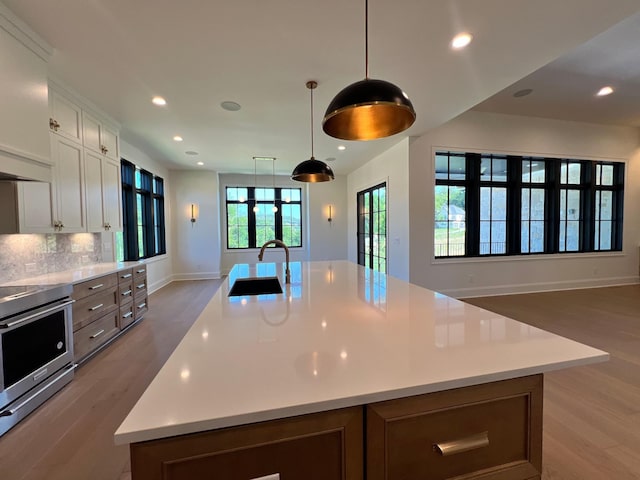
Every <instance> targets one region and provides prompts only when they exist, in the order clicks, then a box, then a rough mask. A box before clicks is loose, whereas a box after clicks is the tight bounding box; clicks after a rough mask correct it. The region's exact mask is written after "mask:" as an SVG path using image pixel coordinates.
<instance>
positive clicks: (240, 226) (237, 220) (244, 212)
mask: <svg viewBox="0 0 640 480" xmlns="http://www.w3.org/2000/svg"><path fill="white" fill-rule="evenodd" d="M248 223H249V206H248V205H247V204H246V203H241V204H237V203H236V204H228V205H227V243H228V247H229V248H248V247H249V230H248V228H247V225H248Z"/></svg>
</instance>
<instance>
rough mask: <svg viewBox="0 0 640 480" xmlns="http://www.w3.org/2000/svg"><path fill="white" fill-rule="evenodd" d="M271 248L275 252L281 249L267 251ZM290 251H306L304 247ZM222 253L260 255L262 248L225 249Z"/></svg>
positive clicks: (290, 248)
mask: <svg viewBox="0 0 640 480" xmlns="http://www.w3.org/2000/svg"><path fill="white" fill-rule="evenodd" d="M271 248H273V249H274V250H280V249H281V248H280V247H268V248H267V251H268V250H269V249H271ZM289 251H290V252H301V251H304V247H289ZM222 252H223V253H239V254H244V253H255V254H256V255H257V254H258V253H260V248H223V249H222Z"/></svg>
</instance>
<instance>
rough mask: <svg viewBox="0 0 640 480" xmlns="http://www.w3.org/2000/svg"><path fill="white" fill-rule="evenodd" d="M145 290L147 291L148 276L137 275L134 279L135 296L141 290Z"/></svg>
mask: <svg viewBox="0 0 640 480" xmlns="http://www.w3.org/2000/svg"><path fill="white" fill-rule="evenodd" d="M142 290H144V291H145V292H146V291H147V277H146V276H142V277H136V278H134V279H133V291H134V292H135V293H134V296H135V295H137V294H138V293H139V292H140V291H142Z"/></svg>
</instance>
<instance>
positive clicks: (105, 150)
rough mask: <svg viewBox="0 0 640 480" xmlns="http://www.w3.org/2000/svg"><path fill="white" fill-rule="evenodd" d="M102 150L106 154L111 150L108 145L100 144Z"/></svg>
mask: <svg viewBox="0 0 640 480" xmlns="http://www.w3.org/2000/svg"><path fill="white" fill-rule="evenodd" d="M100 151H101V152H102V153H105V154H106V153H107V152H108V151H109V149H108V148H107V147H105V146H104V145H100Z"/></svg>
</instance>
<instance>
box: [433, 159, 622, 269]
mask: <svg viewBox="0 0 640 480" xmlns="http://www.w3.org/2000/svg"><path fill="white" fill-rule="evenodd" d="M434 192H435V212H434V256H435V257H437V258H442V257H479V256H500V255H528V254H537V253H574V252H596V251H620V250H622V220H623V197H624V163H623V162H604V161H591V160H579V159H566V158H547V157H544V158H543V157H531V156H517V155H498V154H485V153H474V152H445V151H442V152H437V153H436V155H435V190H434Z"/></svg>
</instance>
